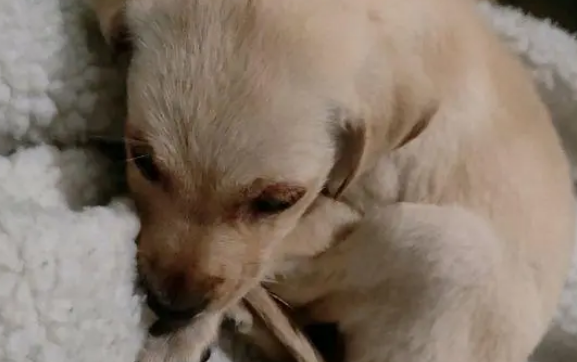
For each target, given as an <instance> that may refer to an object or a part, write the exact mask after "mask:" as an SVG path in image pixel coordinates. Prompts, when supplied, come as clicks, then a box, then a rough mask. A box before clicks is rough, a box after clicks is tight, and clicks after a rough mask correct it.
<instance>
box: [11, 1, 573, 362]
mask: <svg viewBox="0 0 577 362" xmlns="http://www.w3.org/2000/svg"><path fill="white" fill-rule="evenodd" d="M480 11H482V12H483V13H484V15H486V17H487V19H488V21H489V22H490V23H491V24H492V25H493V26H494V27H495V29H496V30H497V31H498V32H499V33H500V35H501V36H502V37H503V39H504V40H505V41H506V42H507V43H508V44H509V46H510V47H511V49H513V50H514V51H515V52H517V53H518V54H520V55H521V56H522V57H523V59H524V60H525V61H526V63H527V64H528V66H529V67H530V68H531V69H532V70H533V74H534V77H535V80H536V82H537V83H538V85H539V87H540V90H541V92H542V95H543V98H544V99H545V100H546V102H547V104H548V105H549V106H550V108H551V111H552V113H553V115H554V118H555V122H556V125H557V128H558V130H559V131H560V133H561V135H562V137H563V139H564V141H565V143H566V147H567V150H568V153H569V155H570V156H571V157H572V160H573V161H577V158H575V156H576V155H577V122H576V121H577V119H576V118H577V41H576V40H575V39H574V38H572V37H571V36H570V35H568V34H566V33H564V32H563V31H561V30H559V29H557V28H556V27H554V26H553V25H551V24H549V23H547V22H543V21H538V20H535V19H533V18H531V17H528V16H525V15H523V14H521V13H519V12H518V11H516V10H512V9H505V8H499V7H495V6H491V5H488V4H482V5H481V6H480ZM106 54H107V51H106V50H105V48H104V45H103V43H102V41H101V39H100V36H99V34H98V30H97V28H96V25H95V22H94V21H93V19H91V15H90V13H89V12H88V11H87V9H86V7H85V5H84V3H83V2H82V1H79V0H0V205H1V207H0V362H26V361H34V362H92V361H94V362H96V361H98V362H101V361H106V362H130V361H134V358H135V355H136V353H137V350H138V349H139V347H140V345H141V343H142V340H143V336H144V328H143V325H142V322H141V299H140V298H139V297H138V296H136V295H135V294H134V290H133V278H134V275H133V273H134V265H133V256H134V244H133V239H134V237H135V235H136V233H137V231H138V227H139V225H138V220H137V219H136V217H135V216H134V214H133V212H132V208H131V205H130V202H129V201H128V200H125V199H123V198H121V197H119V196H115V195H114V190H115V187H116V184H115V182H116V181H115V178H114V177H110V175H111V174H112V172H113V170H114V169H115V165H114V164H112V163H111V162H110V161H108V160H107V159H106V158H104V157H103V156H102V155H101V154H99V153H98V152H96V151H95V150H94V149H92V148H91V147H90V146H89V145H88V144H87V142H86V140H87V139H88V138H89V137H90V136H91V135H92V136H94V135H102V134H109V135H114V134H118V133H117V132H118V127H119V126H120V125H121V124H122V114H123V110H122V108H123V107H122V103H123V100H122V95H123V82H122V75H121V74H119V73H118V72H117V71H116V70H115V68H114V66H113V65H112V63H111V61H110V60H109V59H108V58H107V56H106ZM574 164H576V165H577V162H574ZM575 259H576V263H575V264H576V266H577V256H576V258H575ZM575 269H576V270H575V271H574V272H573V273H572V274H571V275H570V277H569V280H568V283H567V288H566V291H565V294H564V297H563V300H562V302H561V305H560V307H559V312H558V317H557V319H556V321H555V323H554V325H553V326H552V329H551V333H549V335H548V336H547V337H546V339H545V341H544V343H543V344H542V346H541V347H540V348H539V349H538V351H537V353H536V355H535V361H538V362H561V361H577V268H575ZM233 355H234V353H233ZM242 355H243V353H242V352H238V353H236V355H234V356H233V357H232V358H233V359H235V360H237V359H240V358H241V357H242ZM226 358H227V357H226V356H225V355H224V354H222V353H216V354H215V355H213V357H212V361H213V362H218V361H225V360H226Z"/></svg>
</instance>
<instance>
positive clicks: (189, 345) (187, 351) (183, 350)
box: [137, 335, 211, 362]
mask: <svg viewBox="0 0 577 362" xmlns="http://www.w3.org/2000/svg"><path fill="white" fill-rule="evenodd" d="M181 337H182V336H179V335H173V336H170V337H149V338H148V340H147V341H146V343H145V345H144V347H143V349H142V350H141V351H140V353H139V355H138V358H137V362H207V361H208V360H209V358H210V356H211V350H210V347H205V346H200V345H198V344H195V343H194V341H192V340H183V339H182V338H181Z"/></svg>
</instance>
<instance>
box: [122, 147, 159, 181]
mask: <svg viewBox="0 0 577 362" xmlns="http://www.w3.org/2000/svg"><path fill="white" fill-rule="evenodd" d="M129 154H130V161H132V162H134V165H135V166H136V167H137V168H138V170H139V171H140V173H141V174H142V176H143V177H144V178H146V179H147V180H148V181H151V182H156V181H159V180H160V171H159V170H158V167H157V165H156V164H155V162H154V158H153V153H152V149H151V147H149V146H146V145H134V146H132V147H130V151H129Z"/></svg>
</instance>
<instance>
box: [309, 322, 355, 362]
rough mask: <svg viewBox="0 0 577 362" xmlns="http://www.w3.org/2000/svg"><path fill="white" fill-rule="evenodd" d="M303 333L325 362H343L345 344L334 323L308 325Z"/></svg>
mask: <svg viewBox="0 0 577 362" xmlns="http://www.w3.org/2000/svg"><path fill="white" fill-rule="evenodd" d="M303 332H304V333H305V335H306V336H307V337H308V338H309V340H310V341H311V342H312V344H313V345H314V346H315V347H316V348H317V350H318V351H319V353H320V354H321V356H323V358H324V360H325V361H327V362H343V361H344V356H345V342H344V338H343V336H342V334H341V333H340V331H339V328H338V326H337V324H336V323H317V324H310V325H307V326H305V327H304V328H303Z"/></svg>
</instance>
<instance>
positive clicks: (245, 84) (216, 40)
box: [128, 0, 336, 183]
mask: <svg viewBox="0 0 577 362" xmlns="http://www.w3.org/2000/svg"><path fill="white" fill-rule="evenodd" d="M147 1H148V0H147ZM147 1H144V2H147ZM213 1H214V3H213V5H211V6H209V5H208V4H209V2H208V1H188V0H187V1H182V0H164V1H157V2H150V4H156V5H150V6H151V7H153V8H154V11H153V10H151V9H148V10H147V11H142V9H140V11H136V10H138V9H136V10H135V11H133V12H132V18H131V19H129V20H130V21H129V23H130V24H131V27H132V31H133V32H134V33H135V34H134V37H135V52H134V59H133V61H132V64H131V68H130V74H129V82H128V83H129V84H128V98H129V99H128V103H129V120H128V122H129V124H130V127H131V128H133V129H135V130H137V131H138V132H140V133H141V134H142V135H143V136H144V138H146V140H147V141H148V142H149V143H150V145H151V146H152V147H153V148H154V152H155V157H157V158H158V159H159V160H160V161H161V162H162V163H163V164H164V165H166V167H167V168H168V169H169V170H171V172H175V173H176V172H179V173H181V175H180V178H182V179H184V178H187V177H188V178H190V179H191V180H198V179H199V177H197V176H198V175H201V174H202V175H207V176H208V175H211V178H212V179H218V180H219V182H222V183H226V182H235V183H243V182H250V181H251V180H252V179H253V178H263V177H264V178H269V179H273V180H275V179H279V180H282V181H286V180H290V181H293V182H300V183H306V182H308V181H310V180H312V179H314V178H318V175H322V174H323V173H324V172H326V170H324V168H326V167H327V165H328V164H330V163H331V162H330V161H331V160H330V158H331V157H332V154H333V150H332V143H331V142H332V141H331V137H330V132H329V129H328V122H327V120H328V117H329V115H330V107H331V105H330V104H329V101H328V99H326V98H327V97H326V94H323V92H322V91H319V90H318V89H315V88H313V87H310V86H309V84H307V82H306V80H307V79H309V78H310V77H309V74H305V73H306V72H294V71H289V70H288V68H287V64H288V63H291V67H292V68H291V70H294V67H298V64H300V63H299V61H295V59H296V58H295V59H291V60H290V61H287V56H289V55H290V54H293V55H294V52H293V53H291V51H290V50H287V51H286V52H285V53H282V52H280V51H279V48H278V46H275V44H277V45H278V44H279V39H276V42H275V36H274V35H273V34H271V31H267V32H262V29H259V27H258V26H257V25H256V23H255V22H256V21H259V20H258V19H256V17H257V14H255V10H254V8H252V7H251V6H249V3H251V2H250V1H246V4H244V5H243V3H245V2H244V1H228V0H227V1H222V0H213ZM175 3H179V4H180V5H179V6H178V7H177V6H172V5H171V6H167V4H175ZM214 4H219V5H214ZM128 13H129V15H130V14H131V11H130V9H128ZM261 25H262V24H261ZM268 30H272V28H268ZM289 43H290V42H287V41H282V42H280V44H282V45H283V47H284V46H288V45H289ZM303 57H304V58H303V59H305V58H307V57H306V56H304V55H303ZM297 58H299V59H300V58H301V55H299V56H298V57H297ZM317 73H319V72H317ZM303 80H304V81H303ZM332 88H336V87H332ZM320 94H323V96H324V97H325V98H322V97H321V96H320ZM184 173H189V174H188V175H185V174H184Z"/></svg>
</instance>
